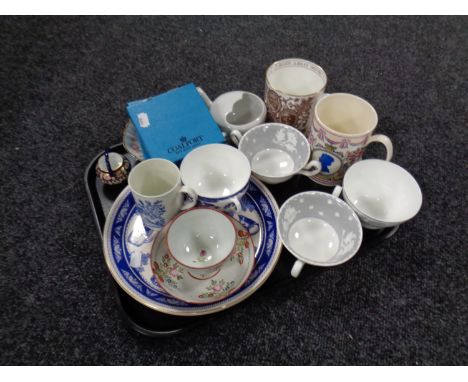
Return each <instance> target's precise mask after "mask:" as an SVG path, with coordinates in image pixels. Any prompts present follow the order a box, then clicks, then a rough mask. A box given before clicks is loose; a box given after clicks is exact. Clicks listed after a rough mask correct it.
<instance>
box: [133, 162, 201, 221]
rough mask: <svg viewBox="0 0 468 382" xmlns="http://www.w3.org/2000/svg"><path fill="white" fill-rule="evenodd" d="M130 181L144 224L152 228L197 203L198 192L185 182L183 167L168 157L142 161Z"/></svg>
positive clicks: (134, 170)
mask: <svg viewBox="0 0 468 382" xmlns="http://www.w3.org/2000/svg"><path fill="white" fill-rule="evenodd" d="M128 185H129V186H130V190H131V191H132V195H133V198H134V199H135V204H136V207H137V208H138V210H139V211H140V213H141V216H142V219H143V224H144V225H145V227H147V228H149V229H152V230H154V229H160V228H162V227H163V226H164V225H165V224H166V223H167V222H168V221H169V220H170V219H171V218H172V217H173V216H175V215H176V214H177V213H178V212H179V211H180V210H185V209H188V208H191V207H194V206H195V205H196V203H197V194H196V193H195V192H194V191H193V190H192V189H191V188H189V187H186V186H182V181H181V178H180V173H179V169H178V168H177V166H176V165H175V164H174V163H172V162H170V161H168V160H166V159H160V158H154V159H147V160H145V161H143V162H141V163H139V164H138V165H137V166H135V168H134V169H133V170H132V171H131V172H130V175H129V177H128ZM184 194H185V195H186V198H185V201H184Z"/></svg>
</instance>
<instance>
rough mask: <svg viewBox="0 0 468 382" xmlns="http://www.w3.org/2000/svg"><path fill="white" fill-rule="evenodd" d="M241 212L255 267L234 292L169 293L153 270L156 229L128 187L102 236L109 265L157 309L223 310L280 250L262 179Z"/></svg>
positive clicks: (274, 212) (259, 280) (265, 273)
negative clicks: (211, 298)
mask: <svg viewBox="0 0 468 382" xmlns="http://www.w3.org/2000/svg"><path fill="white" fill-rule="evenodd" d="M241 204H242V212H241V213H236V216H234V218H235V219H236V220H239V221H241V222H242V223H243V225H244V227H245V228H246V229H247V230H248V231H249V232H250V233H251V235H252V240H253V244H254V246H255V267H254V269H253V271H252V273H251V274H250V276H249V278H248V280H247V282H246V283H245V284H243V285H242V287H241V288H239V289H238V290H237V291H236V292H235V293H233V294H231V295H229V296H228V297H226V298H225V299H223V300H221V301H217V302H214V303H210V304H204V305H200V304H190V303H187V302H183V301H180V300H178V299H175V298H174V297H172V296H171V295H169V294H168V293H167V292H166V291H165V290H164V289H163V288H161V286H160V285H159V284H158V281H157V278H156V277H155V276H154V274H153V271H152V269H151V246H152V244H153V241H154V239H155V237H156V235H157V232H158V231H147V230H145V228H144V226H143V222H142V219H141V216H140V215H139V213H138V212H137V210H136V208H135V201H134V199H133V196H132V194H131V192H130V189H129V187H126V188H125V189H124V190H123V191H122V193H121V194H120V195H119V196H118V198H117V199H116V201H115V202H114V204H113V206H112V208H111V211H110V212H109V216H108V217H107V220H106V224H105V227H104V234H103V247H104V257H105V260H106V264H107V266H108V268H109V271H110V272H111V274H112V276H113V277H114V279H115V281H116V282H117V283H118V284H119V286H120V287H121V288H122V289H123V290H124V291H125V292H126V293H128V294H129V295H130V296H131V297H132V298H134V299H135V300H136V301H138V302H140V303H141V304H143V305H145V306H147V307H149V308H151V309H154V310H156V311H159V312H162V313H167V314H173V315H178V316H199V315H205V314H210V313H215V312H219V311H221V310H224V309H227V308H229V307H231V306H233V305H236V304H238V303H239V302H241V301H243V300H245V299H246V298H247V297H249V296H250V295H251V294H252V293H254V292H255V291H256V290H257V289H258V288H259V287H260V286H261V285H262V284H263V283H264V282H265V281H266V280H267V278H268V277H269V276H270V274H271V273H272V271H273V269H274V267H275V265H276V263H277V261H278V259H279V256H280V253H281V247H282V246H281V241H280V239H279V236H278V229H277V226H276V219H277V216H278V205H277V204H276V201H275V199H274V197H273V196H272V195H271V193H270V192H269V191H268V189H267V188H266V187H265V185H263V183H261V182H260V181H258V180H256V179H254V178H251V179H250V182H249V187H248V190H247V193H246V194H245V196H244V197H243V198H242V199H241Z"/></svg>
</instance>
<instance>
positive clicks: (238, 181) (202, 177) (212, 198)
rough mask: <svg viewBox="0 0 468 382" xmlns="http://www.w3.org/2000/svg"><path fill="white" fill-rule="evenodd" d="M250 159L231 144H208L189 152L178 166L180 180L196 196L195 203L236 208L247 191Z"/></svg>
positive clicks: (238, 209) (239, 206) (238, 208)
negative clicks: (196, 201) (196, 200)
mask: <svg viewBox="0 0 468 382" xmlns="http://www.w3.org/2000/svg"><path fill="white" fill-rule="evenodd" d="M250 174H251V170H250V162H249V160H248V159H247V157H246V156H245V155H244V154H243V153H242V152H240V151H239V150H237V149H236V148H234V147H231V146H229V145H225V144H218V143H214V144H209V145H204V146H200V147H197V148H196V149H194V150H192V151H191V152H190V153H188V154H187V155H186V156H185V158H184V159H183V161H182V163H181V165H180V176H181V178H182V182H183V183H184V184H185V185H186V186H188V187H190V188H191V189H193V190H194V191H195V192H196V194H197V195H198V204H200V205H204V206H213V207H216V208H220V209H229V208H231V207H235V209H236V210H237V211H241V210H242V208H241V204H240V202H239V200H240V199H241V198H242V196H244V194H245V193H246V191H247V188H248V184H249V179H250Z"/></svg>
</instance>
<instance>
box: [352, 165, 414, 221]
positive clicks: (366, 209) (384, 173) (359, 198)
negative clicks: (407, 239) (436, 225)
mask: <svg viewBox="0 0 468 382" xmlns="http://www.w3.org/2000/svg"><path fill="white" fill-rule="evenodd" d="M343 198H344V199H345V201H346V202H347V203H348V204H349V205H350V206H351V207H352V208H353V209H354V211H355V212H356V213H357V214H358V216H359V218H360V219H361V221H362V224H363V226H364V227H365V228H370V229H379V228H385V227H392V226H396V225H399V224H401V223H404V222H405V221H408V220H410V219H411V218H413V217H414V216H415V215H416V214H417V213H418V211H419V210H420V208H421V205H422V193H421V189H420V188H419V185H418V183H417V182H416V180H415V179H414V178H413V176H412V175H411V174H410V173H409V172H408V171H406V170H405V169H404V168H402V167H400V166H398V165H396V164H395V163H392V162H387V161H384V160H380V159H366V160H362V161H359V162H357V163H355V164H354V165H352V166H351V167H350V168H349V169H348V171H346V173H345V176H344V179H343Z"/></svg>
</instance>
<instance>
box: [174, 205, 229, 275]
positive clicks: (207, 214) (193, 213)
mask: <svg viewBox="0 0 468 382" xmlns="http://www.w3.org/2000/svg"><path fill="white" fill-rule="evenodd" d="M235 244H236V228H235V226H234V223H233V222H232V220H231V218H230V217H229V216H227V215H225V214H224V213H222V212H219V211H217V210H215V209H212V208H208V207H196V208H192V209H190V210H187V211H183V212H181V213H180V214H179V215H177V216H176V217H174V219H173V220H172V221H171V222H170V223H169V225H168V228H167V236H166V246H167V250H168V252H169V254H170V255H171V256H172V257H173V258H174V259H175V260H176V261H177V262H178V263H179V264H181V265H182V266H184V267H185V268H187V270H188V271H190V272H191V274H192V275H193V276H195V277H197V278H200V279H206V278H210V277H211V276H212V275H213V274H214V273H216V272H217V271H218V270H219V268H220V266H221V264H222V263H223V262H224V261H225V260H226V259H227V258H228V257H229V255H230V254H231V253H232V252H233V250H234V247H235Z"/></svg>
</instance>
